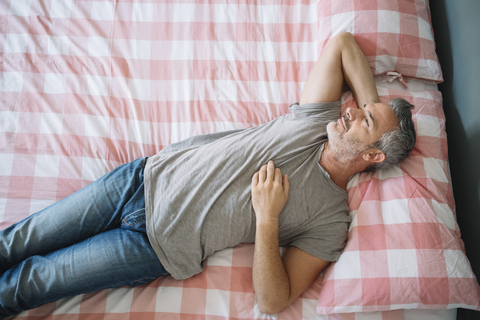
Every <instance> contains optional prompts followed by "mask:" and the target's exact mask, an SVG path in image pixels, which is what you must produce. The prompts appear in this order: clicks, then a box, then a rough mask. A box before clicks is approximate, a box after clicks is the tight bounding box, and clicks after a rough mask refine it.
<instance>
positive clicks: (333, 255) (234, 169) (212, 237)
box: [144, 101, 350, 279]
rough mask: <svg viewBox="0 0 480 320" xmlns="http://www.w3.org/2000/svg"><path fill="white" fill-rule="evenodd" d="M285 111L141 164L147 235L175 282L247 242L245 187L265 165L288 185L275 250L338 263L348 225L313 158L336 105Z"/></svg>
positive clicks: (344, 209) (338, 195) (340, 200)
mask: <svg viewBox="0 0 480 320" xmlns="http://www.w3.org/2000/svg"><path fill="white" fill-rule="evenodd" d="M289 109H290V113H288V114H285V115H283V116H281V117H278V118H276V119H274V120H272V121H270V122H268V123H266V124H263V125H260V126H257V127H253V128H249V129H245V130H237V131H228V132H223V133H215V134H208V135H201V136H197V137H193V138H190V139H187V140H185V141H182V142H180V143H176V144H173V145H171V146H169V147H167V148H165V149H163V150H162V151H161V152H159V153H158V154H156V155H155V156H153V157H151V158H149V159H148V161H147V164H146V167H145V175H144V178H145V203H146V218H147V234H148V238H149V240H150V243H151V244H152V246H153V249H154V250H155V252H156V254H157V256H158V258H159V260H160V262H161V263H162V265H163V266H164V267H165V269H166V270H167V271H168V272H169V273H170V274H171V275H172V276H173V277H174V278H175V279H186V278H189V277H191V276H193V275H194V274H197V273H199V272H201V271H202V270H203V266H204V261H205V259H206V258H207V257H208V256H209V255H211V254H212V253H214V252H215V251H217V250H221V249H224V248H228V247H233V246H235V245H237V244H239V243H252V242H254V241H255V227H256V225H255V212H254V210H253V207H252V202H251V192H250V184H251V179H252V176H253V174H254V173H255V172H256V171H258V170H259V169H260V168H261V166H262V165H264V164H265V163H267V162H268V161H269V160H273V161H274V163H275V166H276V167H279V168H280V169H281V170H282V174H288V178H289V182H290V194H289V198H288V201H287V204H286V205H285V207H284V208H283V210H282V212H281V213H280V217H279V242H280V245H281V246H295V247H298V248H300V249H302V250H304V251H306V252H308V253H310V254H312V255H314V256H316V257H318V258H321V259H323V260H327V261H336V260H337V259H338V257H339V255H340V253H341V251H342V250H343V247H344V245H345V242H346V236H347V229H348V223H349V222H350V219H349V216H348V205H347V193H346V192H345V190H343V189H341V188H339V187H338V186H337V185H336V184H335V183H333V181H332V180H330V178H329V175H328V173H327V172H326V171H325V170H324V169H323V168H322V167H321V166H320V165H319V161H320V157H321V154H322V150H323V145H324V142H325V141H326V140H327V134H326V126H327V124H328V123H329V122H331V121H334V120H336V119H338V118H339V116H340V102H338V101H337V102H331V103H317V104H306V105H302V106H299V105H298V104H293V105H292V106H290V108H289Z"/></svg>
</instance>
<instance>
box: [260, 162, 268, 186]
mask: <svg viewBox="0 0 480 320" xmlns="http://www.w3.org/2000/svg"><path fill="white" fill-rule="evenodd" d="M266 177H267V165H263V166H262V167H261V168H260V171H259V174H258V179H259V183H262V182H264V181H265V178H266Z"/></svg>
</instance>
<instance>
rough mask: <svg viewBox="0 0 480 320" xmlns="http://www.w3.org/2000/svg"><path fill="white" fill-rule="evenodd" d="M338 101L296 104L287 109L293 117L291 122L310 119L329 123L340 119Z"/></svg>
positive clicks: (339, 104)
mask: <svg viewBox="0 0 480 320" xmlns="http://www.w3.org/2000/svg"><path fill="white" fill-rule="evenodd" d="M340 106H341V102H340V101H333V102H319V103H306V104H302V105H300V104H299V103H298V102H295V103H294V104H292V105H290V107H288V109H289V110H290V113H292V115H293V117H292V118H293V120H305V119H312V120H314V121H320V122H325V123H329V122H332V121H336V120H337V119H338V118H339V117H340Z"/></svg>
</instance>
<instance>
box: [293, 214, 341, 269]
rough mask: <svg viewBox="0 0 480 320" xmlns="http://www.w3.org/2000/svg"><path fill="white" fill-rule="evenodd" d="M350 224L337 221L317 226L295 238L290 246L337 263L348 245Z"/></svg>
mask: <svg viewBox="0 0 480 320" xmlns="http://www.w3.org/2000/svg"><path fill="white" fill-rule="evenodd" d="M348 224H349V223H348V222H346V221H337V222H333V223H329V224H325V225H321V226H316V227H314V228H312V229H309V230H307V231H304V232H302V233H301V234H299V235H298V236H296V237H294V238H293V239H292V241H291V242H290V244H289V246H294V247H297V248H299V249H301V250H303V251H305V252H307V253H309V254H311V255H313V256H315V257H317V258H320V259H322V260H325V261H337V260H338V258H339V257H340V254H341V253H342V250H343V248H344V247H345V244H346V243H347V233H348Z"/></svg>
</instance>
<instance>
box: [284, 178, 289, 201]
mask: <svg viewBox="0 0 480 320" xmlns="http://www.w3.org/2000/svg"><path fill="white" fill-rule="evenodd" d="M283 191H284V192H285V195H286V196H287V198H288V192H289V191H290V182H288V175H285V176H284V177H283Z"/></svg>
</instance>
